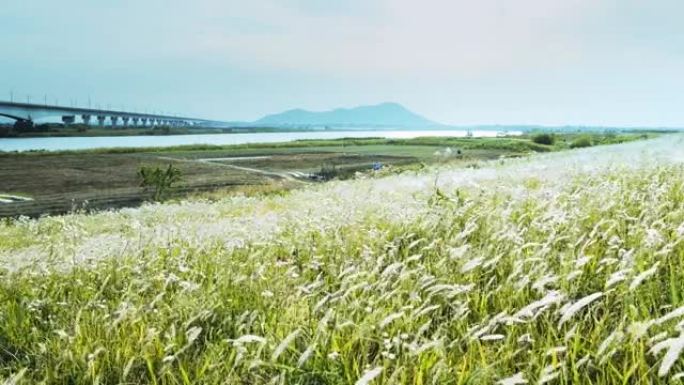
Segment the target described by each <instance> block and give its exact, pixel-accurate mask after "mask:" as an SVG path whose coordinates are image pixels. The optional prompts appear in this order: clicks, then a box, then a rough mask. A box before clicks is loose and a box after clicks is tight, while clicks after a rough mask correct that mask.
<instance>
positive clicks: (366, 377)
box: [354, 366, 383, 385]
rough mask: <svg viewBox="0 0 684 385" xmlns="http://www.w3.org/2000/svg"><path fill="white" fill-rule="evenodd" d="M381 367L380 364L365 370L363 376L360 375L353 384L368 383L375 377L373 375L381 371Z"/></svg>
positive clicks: (375, 375)
mask: <svg viewBox="0 0 684 385" xmlns="http://www.w3.org/2000/svg"><path fill="white" fill-rule="evenodd" d="M382 369H383V368H382V366H378V367H376V368H374V369H371V370H369V371H367V372H365V373H364V374H363V376H361V378H359V379H358V381H356V382H355V383H354V385H368V384H370V383H371V381H373V380H374V379H375V377H377V376H379V375H380V373H382Z"/></svg>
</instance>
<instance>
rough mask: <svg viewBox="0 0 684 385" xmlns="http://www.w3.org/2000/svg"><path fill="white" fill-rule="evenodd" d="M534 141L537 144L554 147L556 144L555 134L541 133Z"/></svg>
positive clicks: (535, 136)
mask: <svg viewBox="0 0 684 385" xmlns="http://www.w3.org/2000/svg"><path fill="white" fill-rule="evenodd" d="M532 141H533V142H534V143H537V144H545V145H547V146H552V145H553V144H554V143H555V142H556V137H555V136H553V134H547V133H541V134H537V135H534V136H533V137H532Z"/></svg>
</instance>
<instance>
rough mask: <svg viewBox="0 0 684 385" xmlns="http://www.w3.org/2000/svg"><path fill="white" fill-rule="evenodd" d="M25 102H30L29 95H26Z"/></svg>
mask: <svg viewBox="0 0 684 385" xmlns="http://www.w3.org/2000/svg"><path fill="white" fill-rule="evenodd" d="M26 103H28V104H31V95H26Z"/></svg>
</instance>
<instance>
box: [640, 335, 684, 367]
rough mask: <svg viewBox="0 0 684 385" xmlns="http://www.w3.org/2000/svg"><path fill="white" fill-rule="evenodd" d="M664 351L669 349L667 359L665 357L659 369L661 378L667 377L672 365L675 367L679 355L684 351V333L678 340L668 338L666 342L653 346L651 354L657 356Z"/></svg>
mask: <svg viewBox="0 0 684 385" xmlns="http://www.w3.org/2000/svg"><path fill="white" fill-rule="evenodd" d="M664 349H667V353H665V357H663V361H662V362H661V363H660V367H659V368H658V376H659V377H665V376H667V373H669V371H670V368H672V365H674V363H675V362H676V361H677V358H679V354H680V353H681V352H682V349H684V333H682V334H680V335H679V337H677V338H668V339H666V340H665V341H661V342H659V343H657V344H655V345H653V347H652V348H651V350H649V352H650V353H651V354H654V355H655V354H658V353H660V352H661V351H662V350H664Z"/></svg>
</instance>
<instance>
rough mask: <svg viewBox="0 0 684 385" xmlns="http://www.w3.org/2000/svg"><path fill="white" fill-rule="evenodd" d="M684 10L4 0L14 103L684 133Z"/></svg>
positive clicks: (2, 68)
mask: <svg viewBox="0 0 684 385" xmlns="http://www.w3.org/2000/svg"><path fill="white" fill-rule="evenodd" d="M682 15H684V1H681V0H515V1H514V0H479V1H472V0H421V1H415V0H345V1H341V0H339V1H332V0H329V1H323V0H240V1H238V0H193V1H188V0H136V1H134V0H116V1H112V0H108V1H105V0H61V1H54V0H30V1H28V0H3V4H2V6H0V49H1V52H0V100H9V99H10V97H11V98H13V99H14V100H21V101H26V100H28V98H30V100H31V101H32V102H44V101H45V100H46V99H47V101H48V102H49V103H54V102H55V101H57V102H58V103H59V104H64V105H70V104H77V105H81V106H87V105H88V100H90V105H91V106H93V107H97V106H100V107H102V108H105V107H107V106H110V108H114V107H116V108H125V109H128V110H136V111H155V112H164V113H172V114H179V115H185V116H192V117H198V118H207V119H216V120H224V121H237V120H255V119H258V118H259V117H261V116H263V115H265V114H269V113H274V112H280V111H283V110H287V109H292V108H304V109H310V110H328V109H332V108H337V107H353V106H357V105H365V104H376V103H381V102H387V101H390V102H397V103H401V104H403V105H404V106H406V107H407V108H409V109H411V110H413V111H415V112H417V113H419V114H421V115H424V116H426V117H428V118H430V119H432V120H435V121H438V122H441V123H445V124H453V125H473V124H539V125H597V126H631V127H634V126H651V127H653V126H660V127H663V126H669V127H684V23H682V22H681V18H682Z"/></svg>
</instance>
